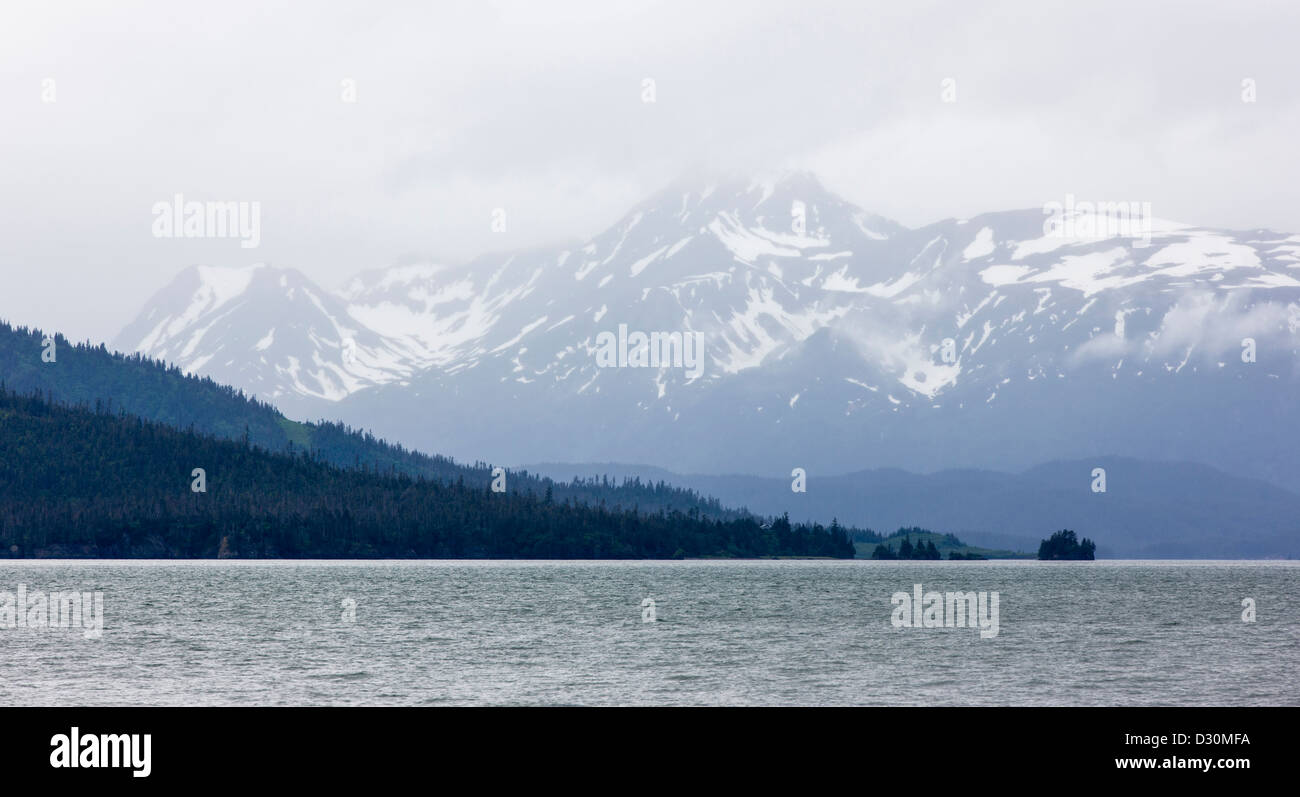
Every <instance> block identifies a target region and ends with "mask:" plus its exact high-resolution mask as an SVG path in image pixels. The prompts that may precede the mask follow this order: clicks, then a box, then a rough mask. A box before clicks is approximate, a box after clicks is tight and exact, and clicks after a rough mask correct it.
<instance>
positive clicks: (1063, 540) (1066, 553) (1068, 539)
mask: <svg viewBox="0 0 1300 797" xmlns="http://www.w3.org/2000/svg"><path fill="white" fill-rule="evenodd" d="M1096 551H1097V546H1096V545H1095V544H1093V542H1092V540H1090V539H1088V538H1087V537H1084V538H1083V542H1080V541H1079V538H1078V536H1077V535H1076V534H1075V533H1074V532H1073V531H1070V530H1069V529H1062V530H1060V531H1058V532H1056V533H1055V534H1053V535H1052V536H1051V537H1050V538H1048V539H1046V540H1043V541H1042V542H1041V543H1039V545H1038V558H1039V559H1044V560H1089V561H1091V560H1093V559H1096V558H1097V557H1096V556H1095V553H1096Z"/></svg>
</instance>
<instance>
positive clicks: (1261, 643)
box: [0, 561, 1300, 705]
mask: <svg viewBox="0 0 1300 797" xmlns="http://www.w3.org/2000/svg"><path fill="white" fill-rule="evenodd" d="M916 583H920V584H923V585H924V589H925V590H927V591H928V590H931V589H934V590H974V591H990V592H991V591H997V592H998V593H999V599H1000V600H999V633H998V635H997V636H996V637H995V638H992V639H981V638H980V635H979V632H978V631H977V630H974V629H969V628H952V629H947V628H939V629H926V628H894V627H893V626H892V625H891V623H890V617H891V613H892V610H893V605H892V603H891V596H892V595H893V594H894V593H895V592H899V591H901V592H908V593H910V592H911V591H912V588H913V584H916ZM19 584H24V585H26V588H27V590H28V591H29V593H30V592H34V591H36V590H42V591H46V592H48V591H53V590H79V591H92V590H99V591H102V592H103V594H104V614H105V622H104V631H103V635H102V637H101V638H99V639H86V638H84V636H83V635H82V633H81V632H80V631H73V630H68V629H32V628H0V705H101V704H112V705H123V704H125V705H137V704H138V705H196V704H236V705H241V704H242V705H263V704H270V705H282V704H288V705H299V704H310V705H316V704H324V705H378V704H395V705H457V704H490V705H499V704H509V705H516V704H525V705H553V704H595V705H624V704H650V705H662V704H673V705H677V704H688V705H696V704H704V705H717V704H724V705H732V704H761V705H767V704H798V705H849V704H871V705H882V704H884V705H895V704H993V705H1018V704H1061V705H1074V704H1100V705H1130V704H1141V705H1147V704H1157V705H1175V704H1179V705H1181V704H1188V705H1202V704H1210V705H1254V704H1263V705H1296V704H1300V565H1298V563H1292V562H1089V563H1040V562H995V561H994V562H941V563H909V562H870V561H851V562H827V561H761V562H748V561H747V562H732V561H729V562H713V561H709V562H700V561H687V562H463V561H457V562H446V561H440V562H284V561H277V562H224V561H223V562H213V561H203V562H66V561H62V562H49V561H39V562H14V561H8V562H4V563H2V564H0V590H7V591H9V592H10V593H15V592H16V591H17V588H18V585H19ZM1247 597H1249V598H1253V599H1254V600H1255V604H1256V607H1257V609H1256V611H1257V620H1256V622H1254V623H1245V622H1243V621H1242V611H1243V609H1242V606H1241V602H1242V599H1243V598H1247ZM2 598H3V596H2V595H0V599H2ZM645 598H651V599H653V600H654V601H655V614H656V616H657V622H654V623H645V622H643V621H642V608H641V603H642V600H643V599H645ZM347 599H351V600H354V601H355V602H356V603H355V615H356V619H355V622H347V621H346V620H345V617H344V615H345V612H346V608H345V605H344V601H345V600H347Z"/></svg>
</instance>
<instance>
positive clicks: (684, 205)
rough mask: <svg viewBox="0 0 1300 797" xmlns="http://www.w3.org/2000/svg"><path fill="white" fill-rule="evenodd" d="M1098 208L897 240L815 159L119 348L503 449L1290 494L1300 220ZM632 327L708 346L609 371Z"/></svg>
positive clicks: (293, 403) (233, 295) (223, 274)
mask: <svg viewBox="0 0 1300 797" xmlns="http://www.w3.org/2000/svg"><path fill="white" fill-rule="evenodd" d="M1111 216H1113V214H1110V215H1106V214H1098V213H1095V212H1089V210H1088V208H1087V207H1086V206H1084V205H1082V204H1080V205H1078V206H1076V207H1075V208H1074V209H1072V210H1069V211H1066V212H1059V213H1056V214H1055V215H1054V217H1052V218H1049V217H1048V216H1046V215H1045V214H1044V213H1043V212H1042V211H1040V210H1036V209H1035V210H1019V211H1005V212H997V213H990V214H986V215H983V216H978V217H976V218H972V219H968V220H946V221H942V222H938V223H936V224H932V225H929V226H926V227H923V228H920V229H908V228H905V227H903V226H901V225H899V224H896V223H894V222H891V221H889V220H887V219H884V218H881V217H879V216H875V215H872V214H870V213H867V212H866V211H863V210H861V209H859V208H857V207H854V206H853V205H851V204H849V203H846V202H844V201H843V200H841V199H839V198H837V197H835V196H834V195H832V194H831V193H829V192H827V191H826V190H825V189H824V188H822V187H821V186H820V185H819V184H818V183H817V181H816V180H815V179H814V178H812V177H810V176H808V175H794V176H790V177H787V178H784V179H781V180H776V181H730V182H727V181H723V182H721V183H718V184H716V185H694V184H679V185H674V186H671V187H669V188H667V189H665V190H664V191H662V192H660V193H659V194H657V195H655V196H653V197H651V198H650V199H648V200H647V201H646V202H644V203H642V204H641V205H640V206H638V207H636V208H633V209H632V210H631V211H630V212H629V213H628V214H627V215H626V216H625V217H624V218H623V219H622V220H621V221H620V222H619V223H617V224H615V225H614V226H613V227H611V228H610V229H608V230H606V231H605V232H603V233H601V234H599V235H597V236H595V237H594V238H592V239H591V240H589V241H586V242H584V243H583V244H581V245H578V246H572V247H554V248H543V249H536V250H531V251H525V252H516V253H508V254H500V255H487V256H483V257H480V258H478V259H476V260H474V261H473V262H470V263H467V264H464V265H461V266H458V267H451V266H434V265H407V266H400V267H396V268H391V269H382V270H377V271H369V272H365V273H363V274H360V275H359V276H357V277H356V278H355V279H353V280H351V281H350V282H349V283H348V284H347V285H346V286H345V287H344V289H342V290H341V291H338V292H334V293H332V292H328V291H325V290H323V289H321V288H319V287H317V286H315V285H312V284H311V283H310V282H309V281H308V280H306V279H305V278H304V277H303V276H302V275H301V274H299V273H297V272H295V271H291V270H281V269H273V268H270V267H262V268H256V269H249V270H244V271H223V270H219V269H203V268H200V269H191V270H189V271H187V272H185V273H183V274H182V275H181V277H179V278H178V279H177V281H176V282H174V283H173V284H172V285H171V286H169V287H168V288H167V289H165V290H164V291H163V292H162V293H160V294H158V295H157V296H156V297H154V299H153V300H152V301H151V302H150V303H149V305H148V306H147V307H146V308H145V311H144V313H143V314H142V315H141V317H140V318H139V319H138V320H137V321H136V322H134V323H133V324H132V325H131V326H130V327H128V328H127V329H126V330H124V331H123V333H122V335H121V336H120V337H119V338H118V340H117V341H115V345H117V346H118V347H119V348H122V349H126V350H139V351H142V352H144V353H146V354H149V355H150V356H155V357H161V358H164V359H168V360H171V361H173V362H176V363H178V364H180V365H181V366H183V367H185V368H187V369H188V370H192V371H197V372H200V373H205V374H210V375H212V376H213V377H214V378H216V379H218V380H220V381H224V382H229V383H231V384H234V385H237V386H239V387H242V388H244V389H246V390H248V391H250V392H252V393H255V394H257V395H259V396H261V397H264V398H266V399H268V400H270V401H273V402H276V403H278V404H280V405H281V406H282V407H285V408H286V411H290V412H298V413H300V414H307V415H311V416H312V417H315V416H319V415H327V416H339V417H342V418H343V419H344V420H347V421H349V422H353V423H357V424H361V425H365V426H368V427H371V428H374V429H375V430H376V431H377V432H379V433H381V434H384V435H386V436H390V437H393V438H396V439H398V440H401V441H402V442H404V443H409V444H411V445H415V446H418V447H422V448H427V449H431V450H435V451H439V452H442V453H449V454H452V455H456V456H462V457H471V458H490V459H493V460H495V461H502V462H525V461H545V460H556V459H565V460H569V461H577V460H587V461H611V460H617V461H624V462H640V463H645V464H653V465H660V466H663V467H668V468H671V469H673V470H676V471H679V472H682V471H692V470H694V471H698V472H710V471H711V472H717V471H727V470H731V471H747V472H762V473H786V472H789V471H790V470H791V469H792V468H794V467H804V468H806V469H808V471H809V472H810V473H813V472H816V471H821V472H834V471H848V470H854V469H860V468H863V467H869V466H872V467H874V466H880V465H888V466H898V467H909V468H914V469H921V470H928V469H932V468H936V467H944V466H948V467H950V466H954V465H958V466H960V465H971V466H982V467H1009V468H1010V467H1027V466H1029V465H1033V464H1036V463H1037V462H1040V461H1045V460H1047V459H1051V458H1060V457H1069V458H1077V457H1080V456H1087V455H1091V454H1120V455H1127V456H1139V457H1147V458H1180V459H1191V460H1198V461H1203V462H1210V463H1212V464H1216V465H1218V466H1220V467H1230V468H1239V469H1241V470H1242V471H1243V472H1247V473H1249V474H1250V475H1254V476H1258V477H1263V478H1269V479H1272V480H1274V481H1276V482H1278V483H1282V484H1285V485H1289V486H1293V487H1294V486H1298V485H1300V464H1297V462H1296V458H1295V457H1294V455H1293V453H1292V452H1293V451H1294V448H1295V444H1296V443H1297V442H1300V440H1298V439H1297V428H1296V427H1297V424H1295V423H1294V398H1293V397H1294V395H1295V393H1294V389H1295V387H1296V384H1297V381H1300V376H1298V371H1297V362H1298V361H1297V358H1296V354H1297V348H1298V344H1300V236H1296V235H1286V234H1279V233H1273V232H1269V231H1264V230H1253V231H1245V232H1233V231H1225V230H1214V229H1206V228H1199V227H1192V226H1187V225H1181V224H1176V223H1172V222H1167V221H1160V220H1154V219H1150V218H1149V217H1148V218H1144V219H1142V220H1141V222H1142V223H1140V224H1129V226H1128V227H1125V228H1123V229H1120V230H1118V232H1121V233H1123V234H1122V235H1121V234H1114V233H1116V232H1117V231H1116V230H1115V229H1107V228H1106V226H1105V224H1106V222H1108V221H1111V220H1112V219H1111ZM1045 222H1048V224H1046V225H1045ZM1099 231H1100V232H1099ZM620 327H622V334H623V336H624V337H625V338H629V339H630V340H631V344H630V345H629V346H624V347H622V348H623V349H624V356H626V357H627V360H628V361H629V362H630V363H632V364H633V365H634V364H635V363H636V362H637V360H638V356H639V353H640V352H644V351H645V350H646V349H645V347H644V346H641V347H640V352H637V351H636V350H637V349H638V346H637V345H636V344H637V343H638V341H637V340H636V338H635V337H634V335H635V333H637V332H641V333H645V334H646V335H650V334H651V333H660V334H661V335H665V336H666V335H670V334H674V333H675V334H677V335H678V337H677V338H676V339H672V338H666V337H665V338H656V340H655V344H656V346H661V345H666V346H667V348H664V349H663V352H664V354H665V355H668V354H669V353H671V352H673V351H676V349H674V348H673V347H674V346H676V345H678V344H679V343H681V344H682V345H685V342H686V341H688V340H691V339H695V338H694V337H693V336H698V340H699V341H700V342H701V344H702V348H703V352H704V355H703V356H704V359H703V363H702V365H701V366H700V367H698V368H696V369H692V368H689V367H685V364H674V363H672V362H668V363H666V364H664V363H660V364H658V366H657V367H653V366H652V367H630V366H629V367H604V366H606V365H608V364H609V359H608V358H609V356H611V353H610V346H609V342H610V340H611V339H617V338H618V336H619V335H620ZM1245 339H1251V340H1252V341H1253V342H1250V341H1246V340H1245ZM665 341H668V342H667V343H666V344H665ZM634 352H635V353H634ZM614 356H617V355H614ZM1252 357H1253V361H1252V362H1247V361H1246V360H1248V359H1251V358H1252ZM602 358H605V359H602ZM810 489H811V488H810Z"/></svg>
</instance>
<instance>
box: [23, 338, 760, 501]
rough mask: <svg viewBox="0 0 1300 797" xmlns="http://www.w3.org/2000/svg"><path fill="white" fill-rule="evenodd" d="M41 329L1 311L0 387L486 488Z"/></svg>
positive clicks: (564, 489)
mask: <svg viewBox="0 0 1300 797" xmlns="http://www.w3.org/2000/svg"><path fill="white" fill-rule="evenodd" d="M45 337H46V336H45V334H44V333H42V332H40V331H39V330H30V329H25V328H14V327H12V326H10V325H8V324H6V323H4V322H2V321H0V387H4V388H5V389H8V390H10V391H13V392H15V393H19V394H30V393H33V392H39V393H40V394H42V395H43V396H45V397H47V398H48V399H50V400H53V401H57V402H62V403H67V404H79V405H84V406H86V407H88V408H95V409H97V410H103V411H105V412H123V413H126V414H128V415H131V416H136V417H139V418H143V419H145V420H148V421H153V422H158V423H162V424H165V425H167V426H170V427H173V428H178V429H192V430H194V431H195V432H197V433H199V434H203V435H210V436H214V437H217V438H222V439H226V440H243V439H245V437H247V440H248V443H249V444H250V445H253V446H258V447H260V448H263V449H265V450H267V451H270V452H286V451H297V452H299V453H309V454H311V455H312V456H313V457H316V458H319V459H320V460H322V461H324V462H326V463H330V464H333V465H336V466H340V467H344V468H359V469H367V470H370V471H372V472H378V473H393V474H405V475H408V476H412V477H419V478H425V479H430V480H438V481H442V482H447V483H451V482H463V483H464V484H466V485H469V486H471V487H475V488H481V489H486V488H487V487H488V485H489V484H490V483H491V481H492V468H491V467H490V466H488V465H487V464H485V463H482V462H478V463H476V464H474V465H464V464H460V463H457V462H455V461H453V460H451V459H449V458H447V457H441V456H429V455H426V454H423V453H420V452H418V451H413V450H410V449H407V448H404V447H402V446H399V445H390V444H388V443H385V442H384V441H383V440H380V439H377V438H375V437H374V436H373V435H370V434H369V433H365V432H361V431H358V430H354V429H351V428H348V427H345V426H343V425H342V424H337V423H326V422H319V423H300V422H297V421H292V420H289V419H288V418H285V417H284V416H283V415H281V414H280V412H279V411H278V410H276V409H275V408H274V407H272V406H271V405H269V404H266V403H263V402H260V401H257V400H255V399H249V398H247V397H245V396H244V395H242V394H241V393H240V392H239V391H237V390H235V389H234V388H230V387H226V386H224V385H220V384H217V383H216V382H214V381H213V380H212V379H211V378H208V377H202V378H200V377H197V376H193V375H186V374H184V373H182V372H181V370H180V369H179V368H177V367H176V366H167V365H164V364H162V363H159V362H155V361H153V360H150V359H147V358H145V357H143V356H141V355H138V354H137V355H130V356H125V355H121V354H114V353H110V352H109V351H108V350H107V348H106V347H104V346H102V345H101V346H90V345H88V344H72V343H71V342H69V341H68V340H67V339H66V338H63V337H62V336H58V335H56V336H55V337H54V342H55V348H54V361H53V362H45V361H44V360H43V359H42V352H43V351H44V350H45V347H44V346H43V341H44V339H45ZM507 485H508V487H509V488H510V489H511V490H516V489H517V490H519V491H521V492H529V491H531V492H533V493H536V494H538V495H541V494H544V493H545V492H546V491H547V490H548V489H549V490H551V492H552V493H553V494H554V495H555V497H556V498H557V499H558V500H562V501H563V500H572V501H578V502H589V503H592V504H595V505H606V506H609V507H611V508H617V507H631V508H637V509H639V510H640V511H641V512H643V513H653V512H659V511H661V510H663V511H672V510H680V511H683V512H691V511H693V512H696V513H700V514H703V515H705V516H708V517H716V518H728V519H731V518H736V517H739V515H738V514H737V513H736V512H734V511H731V510H728V509H726V508H724V507H722V506H721V505H720V504H719V503H718V502H717V501H714V500H711V499H709V498H706V497H703V496H699V495H695V494H694V493H691V492H689V491H686V490H681V489H675V488H670V487H667V486H664V485H656V484H652V483H641V482H640V481H630V482H627V483H623V484H612V483H608V482H592V483H566V484H554V483H552V482H551V481H550V480H547V479H542V478H537V477H535V476H533V475H531V474H529V473H527V472H518V471H511V472H509V473H508V474H507Z"/></svg>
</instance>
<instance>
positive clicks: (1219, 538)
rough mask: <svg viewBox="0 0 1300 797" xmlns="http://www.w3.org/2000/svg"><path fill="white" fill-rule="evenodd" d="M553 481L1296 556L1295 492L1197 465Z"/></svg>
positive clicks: (1000, 533)
mask: <svg viewBox="0 0 1300 797" xmlns="http://www.w3.org/2000/svg"><path fill="white" fill-rule="evenodd" d="M1095 467H1101V468H1104V469H1105V470H1106V492H1105V493H1094V492H1093V491H1092V475H1091V474H1092V469H1093V468H1095ZM529 470H530V471H532V472H535V473H540V474H545V475H550V476H553V477H556V478H560V477H564V478H572V477H573V476H575V475H592V474H601V473H603V474H609V475H610V476H612V477H617V478H624V477H628V476H633V475H636V476H640V477H641V478H643V479H653V480H655V481H661V480H662V481H665V482H667V483H669V484H676V485H681V486H685V487H690V488H692V489H694V490H698V491H700V492H703V493H706V494H708V495H712V496H714V497H716V498H718V499H719V500H720V501H722V502H723V503H725V504H727V505H729V506H737V507H739V506H743V507H746V508H748V509H749V510H750V511H752V512H757V513H760V514H773V513H779V512H785V511H788V512H789V513H790V516H791V517H792V518H796V519H800V520H803V519H813V520H819V521H821V522H829V521H830V519H831V518H838V519H839V521H840V522H841V523H844V524H845V525H852V526H863V527H868V528H872V529H875V530H877V531H884V532H889V531H892V530H893V529H896V528H898V527H900V526H913V525H916V526H924V527H925V528H928V529H933V530H934V531H937V532H950V533H955V534H957V535H959V536H960V537H961V538H962V539H963V540H964V541H966V542H968V543H970V544H972V545H981V546H986V547H990V548H1003V549H1015V550H1022V551H1034V550H1037V546H1038V542H1039V540H1041V539H1043V538H1045V537H1047V536H1048V535H1050V534H1051V533H1052V532H1053V531H1056V530H1058V529H1062V528H1069V529H1073V530H1074V531H1076V532H1077V533H1078V534H1079V535H1080V536H1086V537H1089V538H1091V539H1092V540H1094V541H1095V542H1096V543H1097V546H1098V548H1097V550H1098V555H1099V556H1106V557H1112V558H1113V557H1125V556H1133V557H1198V558H1213V557H1224V558H1243V557H1295V556H1300V496H1297V495H1296V494H1294V493H1291V492H1288V491H1286V490H1283V489H1281V488H1278V487H1274V486H1273V485H1271V484H1268V483H1266V482H1262V481H1258V480H1254V479H1246V478H1241V477H1237V476H1231V475H1229V474H1226V473H1223V472H1221V471H1218V470H1215V469H1214V468H1209V467H1206V466H1204V465H1194V464H1187V463H1177V462H1144V461H1139V460H1133V459H1125V458H1119V457H1098V458H1096V459H1090V460H1079V461H1073V462H1053V463H1049V464H1046V465H1041V466H1038V467H1035V468H1031V469H1029V470H1027V471H1024V472H1023V473H1018V474H1017V473H997V472H993V471H980V470H947V471H940V472H938V473H933V474H928V475H922V474H914V473H907V472H904V471H900V470H892V469H879V470H865V471H859V472H857V473H850V474H845V475H837V476H820V475H818V474H816V473H810V474H809V475H808V492H807V493H802V494H799V493H793V492H791V490H790V480H789V479H767V478H761V477H755V476H699V475H691V476H687V475H679V474H675V473H671V472H669V471H665V470H662V469H658V468H647V467H636V466H629V465H616V464H598V465H571V464H546V465H530V466H529Z"/></svg>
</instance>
